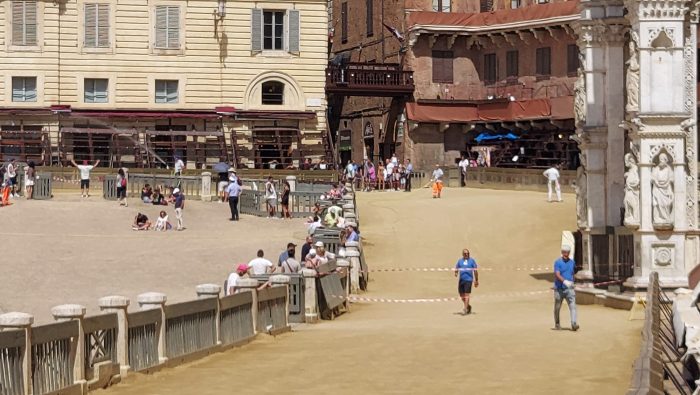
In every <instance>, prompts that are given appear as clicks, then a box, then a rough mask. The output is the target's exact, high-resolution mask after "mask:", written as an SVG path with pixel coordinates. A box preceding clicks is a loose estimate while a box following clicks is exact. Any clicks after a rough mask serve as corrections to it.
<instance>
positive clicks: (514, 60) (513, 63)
mask: <svg viewBox="0 0 700 395" xmlns="http://www.w3.org/2000/svg"><path fill="white" fill-rule="evenodd" d="M518 76H520V73H519V69H518V51H508V52H506V77H518Z"/></svg>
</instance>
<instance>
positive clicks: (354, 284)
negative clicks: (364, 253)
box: [345, 247, 360, 293]
mask: <svg viewBox="0 0 700 395" xmlns="http://www.w3.org/2000/svg"><path fill="white" fill-rule="evenodd" d="M351 248H352V247H347V249H346V250H345V256H346V257H347V259H348V261H349V262H350V288H349V289H350V292H351V293H357V291H359V289H360V251H357V250H355V249H351Z"/></svg>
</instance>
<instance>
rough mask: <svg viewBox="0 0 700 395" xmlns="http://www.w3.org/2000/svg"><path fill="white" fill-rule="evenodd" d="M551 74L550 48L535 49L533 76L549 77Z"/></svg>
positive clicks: (540, 78) (538, 77)
mask: <svg viewBox="0 0 700 395" xmlns="http://www.w3.org/2000/svg"><path fill="white" fill-rule="evenodd" d="M551 75H552V48H551V47H540V48H537V49H536V50H535V77H536V78H537V79H539V80H542V79H549V78H550V77H551Z"/></svg>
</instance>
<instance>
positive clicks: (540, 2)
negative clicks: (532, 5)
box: [537, 0, 549, 4]
mask: <svg viewBox="0 0 700 395" xmlns="http://www.w3.org/2000/svg"><path fill="white" fill-rule="evenodd" d="M547 3H549V0H537V4H547Z"/></svg>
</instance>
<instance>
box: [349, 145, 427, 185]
mask: <svg viewBox="0 0 700 395" xmlns="http://www.w3.org/2000/svg"><path fill="white" fill-rule="evenodd" d="M413 173H414V170H413V164H412V163H411V160H410V159H406V160H404V161H403V162H400V161H399V160H398V158H397V157H396V154H393V155H392V156H391V158H389V159H386V160H385V161H381V160H379V161H378V162H377V163H376V164H375V163H374V162H372V161H371V160H370V159H367V158H366V159H365V160H364V161H363V162H362V163H356V162H354V161H353V160H350V161H349V162H348V164H347V165H346V166H345V167H344V170H343V174H342V179H343V181H344V182H349V183H351V184H353V185H355V187H356V188H358V189H361V190H363V191H366V192H370V191H373V190H378V191H404V192H410V191H411V187H412V185H411V178H412V176H413Z"/></svg>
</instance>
